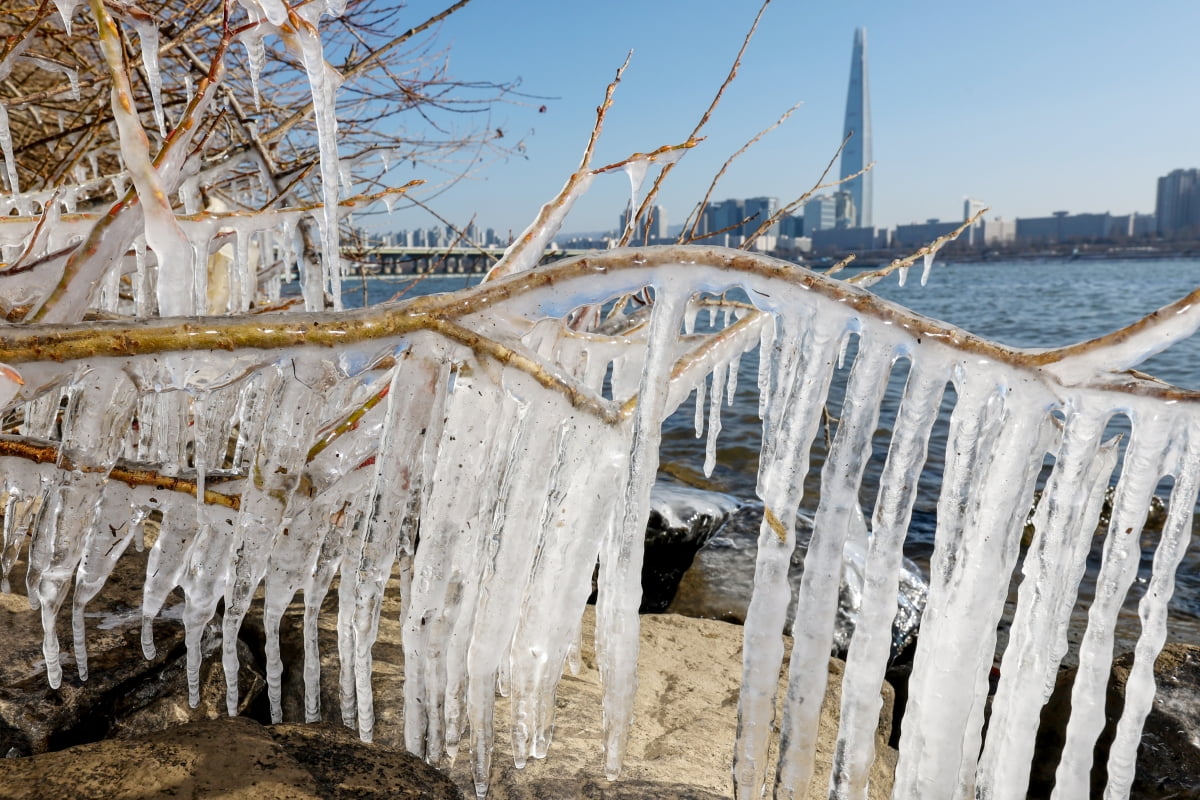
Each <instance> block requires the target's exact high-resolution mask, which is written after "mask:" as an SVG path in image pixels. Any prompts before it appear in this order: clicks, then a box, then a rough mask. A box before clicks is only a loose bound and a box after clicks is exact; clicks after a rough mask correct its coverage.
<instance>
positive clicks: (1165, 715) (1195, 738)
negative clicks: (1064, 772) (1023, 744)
mask: <svg viewBox="0 0 1200 800" xmlns="http://www.w3.org/2000/svg"><path fill="white" fill-rule="evenodd" d="M1132 667H1133V655H1132V654H1129V653H1127V654H1125V655H1123V656H1120V657H1119V658H1117V659H1116V660H1115V661H1114V663H1113V669H1112V675H1111V677H1110V678H1109V683H1108V693H1107V697H1106V702H1105V726H1104V731H1103V732H1102V733H1101V734H1100V738H1099V740H1098V741H1097V743H1096V750H1095V756H1094V759H1095V760H1094V762H1093V767H1092V796H1093V797H1099V796H1100V795H1101V794H1102V793H1103V789H1104V784H1105V782H1106V781H1107V777H1108V770H1107V763H1108V751H1109V748H1110V747H1111V745H1112V740H1113V736H1114V734H1115V732H1116V727H1117V721H1118V720H1119V719H1120V717H1121V710H1122V708H1123V707H1124V704H1125V686H1126V684H1127V683H1128V681H1129V674H1130V670H1131V669H1132ZM1075 673H1076V670H1075V669H1069V670H1063V671H1062V672H1060V673H1059V676H1058V681H1057V683H1056V684H1055V688H1054V693H1053V695H1051V697H1050V700H1049V702H1048V703H1047V704H1046V707H1045V708H1044V709H1043V710H1042V723H1041V728H1040V730H1039V731H1038V738H1037V749H1036V752H1035V756H1034V762H1033V769H1032V774H1031V779H1030V792H1029V796H1030V797H1031V798H1042V797H1049V796H1050V792H1051V791H1052V789H1053V787H1054V772H1055V769H1056V768H1057V767H1058V760H1059V756H1060V754H1061V752H1062V746H1063V742H1064V740H1065V737H1066V731H1067V721H1068V720H1069V718H1070V714H1071V687H1072V685H1073V684H1074V682H1075ZM1154 680H1155V683H1156V685H1157V689H1158V692H1157V694H1156V695H1155V698H1154V704H1153V705H1152V706H1151V709H1150V714H1149V716H1147V718H1146V725H1145V728H1144V729H1143V731H1142V742H1141V746H1140V747H1139V748H1138V754H1137V766H1136V770H1137V772H1136V775H1135V777H1134V782H1133V787H1132V790H1131V793H1130V795H1131V796H1132V797H1137V798H1164V799H1165V798H1200V645H1192V644H1182V643H1170V644H1167V645H1166V646H1165V647H1164V648H1163V651H1162V653H1160V654H1159V656H1158V659H1157V660H1156V661H1155V662H1154Z"/></svg>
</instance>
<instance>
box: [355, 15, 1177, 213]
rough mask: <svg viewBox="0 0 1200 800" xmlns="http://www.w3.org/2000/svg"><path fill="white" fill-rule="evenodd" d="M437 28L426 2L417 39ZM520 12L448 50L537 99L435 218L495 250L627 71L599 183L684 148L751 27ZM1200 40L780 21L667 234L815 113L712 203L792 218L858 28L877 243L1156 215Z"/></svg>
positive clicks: (720, 114) (725, 111)
mask: <svg viewBox="0 0 1200 800" xmlns="http://www.w3.org/2000/svg"><path fill="white" fill-rule="evenodd" d="M426 6H427V7H426ZM433 8H435V4H432V3H424V2H421V1H418V2H415V3H413V4H412V5H411V6H410V10H409V13H410V15H411V16H410V18H409V20H408V21H409V22H412V21H417V20H418V19H423V18H424V17H423V16H422V15H423V14H424V13H425V12H426V11H429V10H431V9H433ZM512 9H513V6H511V5H510V6H502V5H501V4H495V3H493V4H491V5H489V4H488V3H487V2H476V3H473V4H471V5H469V6H467V7H466V8H465V9H463V10H462V11H460V12H459V13H457V14H455V15H453V16H452V17H451V18H450V19H449V20H447V21H446V22H445V23H444V24H443V26H442V27H441V29H440V33H439V36H438V39H437V46H438V47H444V48H446V49H447V50H448V53H449V59H450V61H449V71H450V72H451V73H452V74H454V75H455V76H456V77H460V78H462V79H464V80H473V79H488V78H491V79H496V80H505V79H510V78H514V77H518V76H520V77H522V79H523V80H522V86H521V90H522V91H524V92H528V93H530V94H531V95H535V96H536V97H532V98H530V99H529V100H528V106H527V107H520V106H501V107H498V108H496V109H493V110H492V112H491V116H490V118H489V119H488V120H487V124H488V125H490V126H493V127H497V128H501V129H502V130H504V131H505V132H506V136H508V137H510V140H512V141H522V142H523V144H524V151H525V157H524V158H522V157H520V156H515V155H514V156H511V157H509V158H508V159H507V160H506V161H500V162H498V163H491V164H484V165H483V166H482V167H480V168H479V169H478V170H477V172H476V173H475V174H474V175H473V176H472V177H470V178H468V179H467V180H464V181H462V182H460V183H459V184H458V185H457V186H454V187H452V188H451V189H449V190H447V191H445V192H444V193H442V194H440V195H439V196H437V197H435V198H434V199H433V200H432V201H431V205H432V207H433V208H434V209H435V210H436V211H437V212H438V213H439V214H441V215H442V216H444V217H446V218H447V219H449V220H451V221H452V222H454V223H455V224H458V225H465V224H466V223H467V221H468V220H469V219H470V218H471V217H472V215H474V217H475V220H476V224H477V225H479V226H481V227H495V228H497V229H498V230H501V231H505V230H507V229H508V228H512V229H513V230H514V231H519V230H520V229H521V228H523V227H524V226H525V225H526V224H528V222H529V220H531V219H532V218H533V217H534V215H535V214H536V213H537V211H538V209H539V208H540V206H541V204H542V203H544V202H546V201H547V200H549V199H550V198H551V197H552V196H553V195H554V193H556V192H557V191H558V190H559V189H560V188H561V186H562V184H563V182H564V181H565V180H566V178H567V176H568V175H569V174H570V172H571V171H572V170H574V169H575V167H576V166H577V164H578V161H579V157H580V154H581V152H582V150H583V146H584V144H585V143H586V140H587V136H588V134H589V133H590V130H591V125H592V121H593V119H594V113H595V106H596V105H597V103H598V102H599V101H600V100H601V98H602V97H603V92H604V86H605V85H606V84H607V83H608V81H609V80H611V78H612V76H613V74H614V73H615V71H616V68H617V66H619V65H620V63H621V62H622V61H623V60H624V58H625V54H626V51H627V49H629V48H632V49H633V50H634V53H633V58H632V61H631V64H630V67H629V69H628V71H627V72H626V74H625V78H624V80H623V82H622V84H621V85H620V86H619V87H618V89H617V93H616V96H615V98H614V104H613V108H612V110H611V111H610V114H609V118H608V121H607V123H606V127H605V131H604V134H603V135H602V137H601V139H600V143H599V145H598V147H597V152H596V156H595V159H594V163H595V164H604V163H610V162H612V161H617V160H620V159H622V158H624V157H626V156H628V155H630V154H631V153H634V152H638V151H641V152H645V151H649V150H651V149H654V148H655V147H658V146H660V145H663V144H670V143H676V142H680V141H683V140H684V139H686V137H687V134H688V133H689V132H690V131H691V129H692V127H693V126H694V124H695V122H696V120H697V119H698V118H699V116H700V114H701V113H702V112H703V110H704V109H705V108H706V107H707V105H708V103H709V101H710V100H711V98H712V95H713V93H714V92H715V91H716V88H717V87H718V86H719V85H720V83H721V81H722V79H723V78H724V76H725V73H726V72H727V70H728V68H729V65H730V64H731V63H732V60H733V57H734V55H735V53H736V52H737V49H738V47H739V46H740V44H741V40H742V37H743V36H744V34H745V31H746V30H747V29H748V28H749V25H750V22H751V20H752V19H753V14H754V11H755V8H754V7H752V6H749V5H740V4H739V5H738V7H736V8H730V7H728V6H726V5H722V4H716V3H705V2H701V3H681V2H664V3H660V4H654V5H653V6H651V7H645V8H643V7H640V6H637V7H635V6H634V5H633V4H632V3H628V2H613V3H610V4H607V5H605V6H604V7H603V8H601V7H599V6H598V5H578V6H576V5H574V4H571V5H570V6H561V5H557V4H552V3H548V2H542V1H541V0H538V2H524V3H521V4H520V9H521V11H520V13H514V12H513V10H512ZM635 9H636V10H635ZM1196 23H1200V4H1194V3H1190V2H1179V1H1176V2H1162V3H1158V4H1156V5H1154V6H1153V7H1152V8H1150V9H1149V10H1138V11H1136V12H1134V11H1131V10H1130V9H1129V8H1128V7H1126V6H1124V5H1117V4H1116V3H1098V4H1095V5H1093V6H1091V7H1089V9H1088V13H1086V14H1080V13H1078V12H1075V11H1074V10H1072V9H1067V8H1062V9H1060V8H1043V7H1039V6H1035V5H1033V4H1032V3H1025V2H1020V3H1015V4H1011V5H1009V6H1006V7H1004V8H1003V9H1000V8H978V9H973V10H972V13H971V14H970V15H969V17H968V16H965V15H963V14H962V12H961V8H960V7H959V6H957V5H951V4H949V3H944V2H937V3H928V4H925V5H924V6H923V13H922V14H920V15H917V14H913V13H911V12H906V10H905V9H897V8H893V7H891V6H887V5H885V4H883V3H856V4H853V5H852V6H851V4H841V5H837V6H836V7H834V8H826V7H816V6H812V7H805V8H803V9H801V8H798V7H797V6H796V5H785V4H783V3H780V2H778V0H777V2H776V3H775V4H773V5H772V6H771V7H769V8H768V9H767V10H766V13H765V14H764V18H763V21H762V23H761V24H760V27H759V31H758V33H757V34H756V36H755V39H754V41H753V42H751V44H750V47H749V49H748V50H747V53H746V55H745V57H744V59H743V63H742V67H741V70H740V73H739V77H738V79H737V80H736V81H735V82H734V83H733V84H732V85H731V87H730V88H729V90H728V91H727V93H726V96H725V98H724V100H723V101H722V104H721V106H719V107H718V109H717V111H716V113H715V114H714V116H713V119H712V122H711V123H710V125H709V126H708V127H707V128H706V129H705V131H704V134H705V135H706V136H707V138H706V140H705V141H704V142H702V143H701V144H700V145H699V146H698V147H696V148H695V149H694V150H692V151H690V152H689V153H687V155H686V156H685V158H684V159H683V160H682V162H681V163H680V164H679V166H678V167H677V168H676V169H675V170H674V172H673V173H672V175H671V178H670V179H669V180H668V182H667V184H666V185H665V187H664V190H663V192H662V194H661V195H660V196H659V201H658V202H659V203H661V204H662V205H664V206H665V207H666V208H667V210H668V214H669V217H670V222H671V224H677V223H678V222H682V220H683V218H684V217H685V216H686V215H687V213H688V212H689V211H690V210H691V209H692V208H693V207H694V205H695V204H696V202H697V201H698V200H699V199H700V198H701V197H702V196H703V194H704V192H705V190H706V189H707V187H708V184H709V182H710V180H711V177H712V175H714V174H715V173H716V172H717V170H718V169H719V168H720V165H721V164H722V163H723V162H724V161H725V159H726V158H728V156H729V155H731V154H732V153H733V152H735V151H736V150H737V149H739V148H740V147H741V146H742V145H743V144H745V142H746V141H747V140H749V139H750V138H751V137H752V136H754V135H755V134H756V133H757V132H758V131H759V130H761V129H763V128H765V127H766V126H768V125H770V124H771V123H772V122H774V121H775V120H776V119H777V118H778V117H779V115H780V114H781V113H783V112H784V111H785V110H786V109H787V108H788V107H789V106H791V105H792V104H793V103H795V102H797V101H803V103H804V105H803V106H802V107H801V108H800V109H799V110H798V111H797V112H796V113H795V114H794V115H793V116H792V118H791V119H790V120H788V121H787V122H786V123H785V124H784V125H782V126H781V127H780V128H778V129H776V130H775V131H773V132H771V133H769V134H768V135H767V136H766V137H765V138H764V139H763V140H762V141H760V142H759V143H758V144H757V145H756V146H755V147H754V148H752V149H751V150H750V152H748V153H746V154H745V155H744V156H742V157H741V158H740V159H739V160H738V161H736V162H734V164H733V166H732V167H731V169H730V171H729V172H728V173H727V175H726V176H725V178H724V179H723V180H722V182H721V184H720V185H719V186H718V187H717V189H716V191H715V192H714V194H713V199H714V200H720V199H723V198H726V197H739V196H740V197H747V196H763V195H766V196H777V197H779V198H780V201H781V203H787V202H788V201H790V200H791V199H793V198H795V197H797V196H799V195H800V194H802V193H803V192H804V191H805V190H807V189H808V188H810V187H811V186H812V184H813V183H814V182H815V181H816V179H817V177H818V176H819V175H820V173H821V170H822V169H824V167H825V165H826V163H828V161H829V159H830V158H831V157H832V155H833V153H834V151H835V150H836V147H837V144H838V143H839V142H840V139H841V137H840V131H841V126H842V121H843V116H844V111H845V102H846V96H847V95H846V93H847V79H848V70H847V59H846V51H847V45H849V44H851V43H852V41H853V35H854V30H855V29H856V28H858V27H865V28H867V29H868V30H869V37H870V72H871V84H872V85H871V94H872V96H871V103H872V108H871V114H872V128H873V138H874V141H873V149H874V157H875V160H876V167H875V169H874V191H875V203H874V224H875V225H876V226H879V227H892V226H895V225H897V224H904V223H909V222H914V221H923V220H925V219H927V218H933V217H937V218H941V219H954V218H956V217H957V216H958V214H959V210H960V209H961V207H962V202H963V198H964V197H973V198H978V199H980V200H982V201H984V202H986V203H987V204H988V205H989V206H990V207H991V211H990V212H989V214H988V215H989V217H992V216H997V215H999V216H1004V217H1007V218H1013V217H1018V216H1022V217H1034V216H1048V215H1050V214H1052V213H1053V212H1055V211H1059V210H1069V211H1071V212H1073V213H1082V212H1101V213H1102V212H1105V211H1108V212H1111V213H1114V214H1126V213H1131V212H1141V213H1147V212H1152V211H1153V209H1154V195H1155V185H1156V180H1157V178H1158V177H1159V176H1161V175H1165V174H1167V173H1168V172H1170V171H1171V170H1173V169H1176V168H1187V167H1192V166H1197V165H1200V137H1197V136H1196V135H1195V131H1196V130H1197V129H1200V107H1198V106H1197V104H1196V103H1195V102H1189V97H1190V95H1189V94H1188V89H1187V87H1188V86H1189V85H1191V84H1193V83H1194V82H1195V79H1196V78H1198V77H1200V52H1197V50H1196V48H1194V47H1192V45H1191V42H1190V41H1189V39H1190V33H1189V32H1190V31H1192V30H1194V29H1195V24H1196ZM654 29H659V30H664V31H667V33H665V34H655V33H654V32H653V31H654ZM584 31H586V32H587V33H586V34H585V33H583V32H584ZM540 105H545V107H546V111H545V112H544V113H538V106H540ZM439 174H440V173H439V172H438V169H436V168H430V167H427V166H426V165H421V164H418V165H417V167H416V169H413V168H411V167H409V166H407V165H406V166H403V167H397V168H396V169H393V171H392V173H391V175H390V178H391V180H392V182H399V181H402V180H407V179H409V178H412V177H425V178H431V179H432V180H431V182H436V179H437V178H438V175H439ZM834 174H836V165H835V172H834ZM628 197H629V184H628V181H627V180H626V179H625V178H624V176H623V175H621V174H616V175H607V176H600V177H599V178H598V179H597V180H596V182H595V183H594V184H593V188H592V190H591V191H590V192H589V194H588V195H587V196H585V197H584V198H582V199H581V200H580V201H579V203H578V204H577V206H576V209H575V211H574V212H573V213H572V215H571V216H570V217H569V218H568V220H567V223H566V225H565V226H564V231H566V232H577V231H578V232H582V231H593V230H596V231H599V230H608V229H611V228H613V227H615V221H616V219H617V218H618V217H619V215H620V213H621V210H622V209H623V208H624V207H625V204H626V203H627V202H628ZM362 224H367V225H369V226H370V227H372V228H377V229H380V230H386V229H391V228H413V227H426V226H429V225H431V224H434V220H433V218H432V217H430V216H429V215H428V214H426V213H425V212H416V211H411V212H410V211H397V212H396V213H395V214H394V215H392V217H391V218H387V217H384V216H373V217H367V218H364V219H363V220H362Z"/></svg>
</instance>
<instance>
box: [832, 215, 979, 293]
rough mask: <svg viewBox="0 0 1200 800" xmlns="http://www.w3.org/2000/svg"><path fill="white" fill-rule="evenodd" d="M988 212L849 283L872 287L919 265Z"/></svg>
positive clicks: (860, 275)
mask: <svg viewBox="0 0 1200 800" xmlns="http://www.w3.org/2000/svg"><path fill="white" fill-rule="evenodd" d="M987 212H988V209H987V208H981V209H979V211H977V212H975V214H974V215H973V216H972V217H971V218H970V219H968V220H966V221H965V222H963V224H962V225H959V226H958V227H957V228H955V229H954V230H952V231H950V232H949V233H944V234H942V235H941V236H939V237H937V238H936V239H934V240H933V241H932V242H930V243H929V244H927V245H925V246H924V247H922V248H920V249H919V250H916V251H914V252H912V253H910V254H909V255H907V256H905V257H904V258H897V259H896V260H895V261H893V262H892V263H890V264H888V265H887V266H886V267H882V268H880V269H877V270H872V271H871V272H862V273H859V274H858V275H855V276H854V277H852V278H850V279H849V281H848V282H849V283H858V284H862V285H863V286H870V285H872V284H874V283H876V282H878V281H879V280H881V279H882V278H885V277H887V276H888V275H890V274H892V273H893V272H895V271H896V270H898V269H904V268H906V267H911V266H912V265H913V264H915V263H917V259H918V258H924V257H925V256H927V255H933V254H934V253H937V251H938V250H940V249H941V248H942V246H943V245H944V244H946V243H947V242H952V241H954V240H955V239H957V238H958V237H959V236H960V235H961V234H962V232H963V231H965V230H966V229H967V228H969V227H971V226H972V225H974V224H975V223H976V222H978V221H979V218H980V217H982V216H983V215H984V214H986V213H987ZM835 266H836V265H835Z"/></svg>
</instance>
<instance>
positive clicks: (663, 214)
mask: <svg viewBox="0 0 1200 800" xmlns="http://www.w3.org/2000/svg"><path fill="white" fill-rule="evenodd" d="M629 213H630V212H629V205H628V204H626V205H625V210H624V211H622V212H621V223H620V225H619V226H618V227H617V238H618V239H620V238H621V237H622V236H624V235H625V229H626V228H627V227H629ZM647 228H649V230H647ZM666 241H667V210H666V209H665V208H663V207H662V206H651V207H650V211H649V225H647V220H645V219H640V220H638V224H637V229H636V230H634V232H633V235H632V236H630V237H629V243H630V244H631V245H638V244H663V243H665V242H666Z"/></svg>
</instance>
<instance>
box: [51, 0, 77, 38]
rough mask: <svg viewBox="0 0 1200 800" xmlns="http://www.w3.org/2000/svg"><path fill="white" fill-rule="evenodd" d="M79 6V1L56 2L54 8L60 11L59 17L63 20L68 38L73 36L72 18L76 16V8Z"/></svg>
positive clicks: (65, 0) (56, 0) (62, 0)
mask: <svg viewBox="0 0 1200 800" xmlns="http://www.w3.org/2000/svg"><path fill="white" fill-rule="evenodd" d="M78 5H79V0H54V7H55V8H56V9H57V10H58V16H59V18H60V19H61V20H62V23H63V29H64V30H65V31H66V32H67V36H70V35H71V17H73V16H74V15H75V7H76V6H78Z"/></svg>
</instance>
